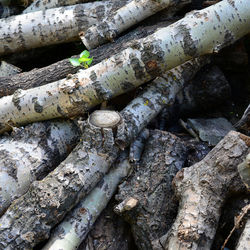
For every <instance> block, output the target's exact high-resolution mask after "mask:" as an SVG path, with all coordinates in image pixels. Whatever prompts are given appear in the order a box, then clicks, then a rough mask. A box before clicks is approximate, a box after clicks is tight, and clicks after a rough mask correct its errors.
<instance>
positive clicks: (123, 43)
mask: <svg viewBox="0 0 250 250" xmlns="http://www.w3.org/2000/svg"><path fill="white" fill-rule="evenodd" d="M163 18H164V17H163ZM170 23H172V22H171V21H165V22H161V23H159V24H157V25H150V26H140V27H138V28H137V29H135V30H134V31H131V32H129V33H128V34H125V35H124V36H123V37H121V38H119V39H118V40H116V41H115V42H114V43H112V44H106V45H104V46H101V47H99V48H96V49H93V50H90V55H91V57H93V58H94V60H93V62H92V66H93V65H95V64H97V63H99V62H101V61H103V60H105V59H106V58H108V57H110V56H112V55H114V54H116V53H118V52H121V51H122V50H124V49H126V48H128V47H129V46H130V45H131V44H132V42H133V41H134V40H137V39H140V38H143V37H146V36H148V35H150V34H152V33H153V32H155V30H156V29H157V28H161V27H164V26H167V25H169V24H170ZM75 57H77V56H75ZM79 69H80V67H73V66H72V65H71V63H70V62H69V59H64V60H62V61H59V62H57V63H54V64H52V65H49V66H47V67H44V68H41V69H34V70H32V71H29V72H24V73H21V74H18V75H16V76H12V77H0V97H1V96H5V95H11V94H13V93H14V92H15V91H16V90H17V89H19V88H21V89H29V88H34V87H38V86H42V85H45V84H47V83H50V82H54V81H57V80H59V79H62V78H65V77H66V76H67V75H68V74H74V73H76V72H77V71H78V70H79Z"/></svg>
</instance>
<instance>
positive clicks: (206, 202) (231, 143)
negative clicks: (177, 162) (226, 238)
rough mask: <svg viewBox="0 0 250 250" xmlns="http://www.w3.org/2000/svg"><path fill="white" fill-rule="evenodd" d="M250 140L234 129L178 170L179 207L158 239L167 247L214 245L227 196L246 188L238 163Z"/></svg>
mask: <svg viewBox="0 0 250 250" xmlns="http://www.w3.org/2000/svg"><path fill="white" fill-rule="evenodd" d="M249 140H250V138H249V137H247V136H245V135H243V134H240V133H237V132H234V131H231V132H229V133H228V134H227V135H226V136H225V137H224V139H223V140H221V141H220V142H219V143H218V144H217V145H216V147H215V148H213V150H211V151H210V152H209V153H208V155H207V156H206V157H205V158H204V159H203V160H202V161H200V162H198V163H196V164H195V165H193V166H191V167H189V168H184V169H182V170H181V171H179V172H178V173H177V175H176V177H175V178H174V181H173V182H174V189H175V192H176V195H177V197H178V198H179V201H180V203H179V211H178V215H177V218H176V220H175V223H174V224H173V226H172V228H171V229H170V231H169V232H168V233H167V235H166V236H164V237H162V238H161V239H160V241H159V242H160V245H161V246H163V248H164V249H176V250H178V249H192V250H193V249H199V250H200V249H204V250H205V249H210V248H211V245H212V243H213V238H214V235H215V233H216V228H217V225H218V221H219V218H220V211H221V208H222V206H223V204H224V201H225V199H226V198H227V197H228V196H230V194H231V193H237V192H246V188H245V186H244V184H243V183H242V181H241V179H240V176H239V174H238V171H237V165H238V164H239V163H241V162H242V161H243V160H244V158H245V157H246V155H247V154H249V152H250V147H249V146H250V144H249ZM160 249H162V248H160Z"/></svg>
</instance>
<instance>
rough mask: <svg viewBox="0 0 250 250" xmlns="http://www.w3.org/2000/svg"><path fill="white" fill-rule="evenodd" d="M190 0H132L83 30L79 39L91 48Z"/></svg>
mask: <svg viewBox="0 0 250 250" xmlns="http://www.w3.org/2000/svg"><path fill="white" fill-rule="evenodd" d="M190 2H191V0H182V1H177V2H176V1H175V0H159V1H155V0H140V1H138V0H133V1H131V2H129V3H128V4H127V5H125V6H123V7H122V8H120V9H119V10H117V11H116V12H115V13H114V14H113V15H112V16H110V17H109V18H107V19H106V20H104V21H101V22H100V23H98V24H97V25H95V26H92V27H90V28H89V29H88V30H87V31H86V32H83V34H82V35H81V39H82V41H83V44H84V45H85V46H86V48H87V49H93V48H96V47H97V46H100V45H102V44H104V43H106V42H108V41H112V40H113V39H114V38H116V37H117V36H118V35H119V34H121V33H122V32H124V31H125V30H127V29H128V28H130V27H131V26H133V25H135V24H137V23H139V22H140V21H142V20H144V19H145V18H147V17H149V16H151V15H153V14H155V13H156V12H158V11H160V10H162V9H165V8H169V7H172V6H178V7H179V8H181V7H183V6H185V5H187V4H188V3H190Z"/></svg>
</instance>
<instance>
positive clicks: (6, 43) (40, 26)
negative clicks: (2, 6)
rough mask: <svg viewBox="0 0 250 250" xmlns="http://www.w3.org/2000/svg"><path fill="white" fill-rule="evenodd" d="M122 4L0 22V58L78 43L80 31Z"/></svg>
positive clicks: (98, 4)
mask: <svg viewBox="0 0 250 250" xmlns="http://www.w3.org/2000/svg"><path fill="white" fill-rule="evenodd" d="M126 2H127V1H126V0H121V1H103V2H101V1H99V2H93V3H85V4H79V5H73V6H68V7H61V8H56V9H49V10H46V11H45V12H44V11H37V12H32V13H27V14H22V15H18V16H13V17H9V18H5V19H1V20H0V55H5V54H9V53H13V52H17V51H22V50H26V49H31V48H37V47H42V46H47V45H51V44H58V43H63V42H69V41H74V40H78V39H79V36H78V33H79V32H80V31H82V30H86V29H87V28H89V27H90V26H91V25H93V24H95V23H96V22H97V21H98V20H101V19H102V18H103V16H106V15H108V14H109V13H110V12H111V11H114V10H116V9H117V8H120V7H121V6H122V5H123V4H125V3H126Z"/></svg>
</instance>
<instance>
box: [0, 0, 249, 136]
mask: <svg viewBox="0 0 250 250" xmlns="http://www.w3.org/2000/svg"><path fill="white" fill-rule="evenodd" d="M249 12H250V5H249V4H247V3H246V2H245V1H244V2H243V1H241V0H236V1H229V2H228V1H226V0H223V1H221V2H220V3H218V4H215V5H213V6H211V7H208V8H206V9H203V10H201V11H197V12H194V13H193V14H189V15H187V16H186V17H184V18H183V19H181V20H179V21H178V22H176V23H174V24H172V25H170V26H168V27H166V28H163V29H160V30H158V31H157V32H155V33H154V34H152V35H151V36H148V37H147V38H145V39H142V40H139V41H138V42H135V43H134V44H133V45H132V46H131V47H130V48H127V49H125V50H124V51H122V52H121V53H118V54H116V55H115V56H112V57H110V58H109V59H107V60H105V61H102V62H101V63H99V64H97V65H95V66H93V67H90V68H88V69H87V70H80V71H79V72H78V73H77V74H75V75H73V76H71V77H68V78H67V79H62V80H60V81H57V82H53V83H51V84H48V85H44V86H42V87H38V88H34V89H29V90H27V91H21V92H17V93H16V94H14V95H13V96H7V97H3V98H1V99H0V107H1V108H0V114H1V115H0V133H3V132H4V131H6V130H7V129H8V128H9V126H8V123H11V124H12V126H20V125H21V124H24V123H28V122H33V121H38V120H45V119H51V118H56V117H71V116H76V115H80V114H83V113H84V112H86V111H87V110H88V109H89V108H91V107H93V106H95V105H97V104H98V103H101V102H103V101H106V100H109V99H111V98H112V97H115V96H117V95H120V94H122V93H124V92H127V91H129V90H131V89H133V88H135V87H137V86H139V85H141V84H143V83H145V82H147V81H149V80H151V79H153V78H154V77H156V76H158V75H161V74H162V73H164V72H165V71H166V70H168V69H171V68H173V67H175V66H177V65H179V64H180V63H182V62H185V61H187V60H189V59H190V58H192V57H194V56H198V55H204V54H208V53H212V52H214V51H216V52H217V51H219V50H220V49H221V48H223V47H225V46H227V45H229V44H230V43H233V42H234V41H235V40H237V39H239V38H240V37H242V36H244V35H245V34H247V33H248V32H249V29H250V28H249V25H248V22H249V21H250V15H249ZM218 13H219V14H218ZM228 16H232V20H231V18H228ZM208 34H209V35H208ZM52 93H53V94H52ZM37 95H38V96H37Z"/></svg>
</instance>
